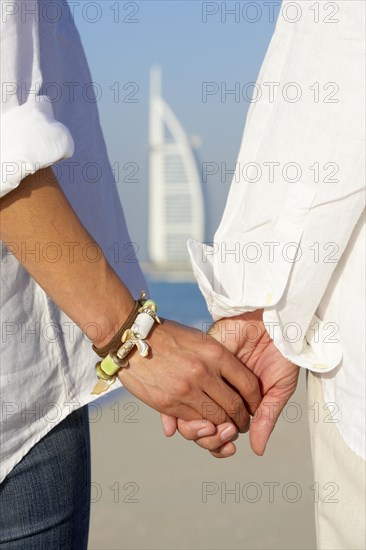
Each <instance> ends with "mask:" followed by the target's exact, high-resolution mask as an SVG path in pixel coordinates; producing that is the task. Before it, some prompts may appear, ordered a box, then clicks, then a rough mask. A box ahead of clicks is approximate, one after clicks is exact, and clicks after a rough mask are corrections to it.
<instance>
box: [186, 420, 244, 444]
mask: <svg viewBox="0 0 366 550" xmlns="http://www.w3.org/2000/svg"><path fill="white" fill-rule="evenodd" d="M237 436H238V430H237V428H236V427H235V426H234V425H233V424H229V423H228V422H225V423H224V424H221V425H220V426H217V428H216V433H215V434H214V435H210V436H206V437H200V438H198V439H196V440H195V443H196V444H197V445H198V446H199V447H201V448H202V449H206V450H208V451H216V450H217V449H219V448H220V447H222V446H223V445H225V444H226V443H228V442H229V441H233V440H235V439H237Z"/></svg>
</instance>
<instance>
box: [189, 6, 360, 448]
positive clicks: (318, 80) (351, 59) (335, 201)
mask: <svg viewBox="0 0 366 550" xmlns="http://www.w3.org/2000/svg"><path fill="white" fill-rule="evenodd" d="M316 4H317V5H318V7H320V15H319V14H318V16H316V14H315V12H314V5H313V7H312V9H310V8H311V5H310V3H307V2H300V3H294V2H284V3H283V5H282V8H281V10H280V15H279V17H278V20H277V25H276V29H275V32H274V35H273V37H272V40H271V43H270V46H269V48H268V51H267V54H266V57H265V59H264V62H263V65H262V68H261V71H260V74H259V76H258V80H257V85H256V89H255V91H254V101H253V103H252V104H251V106H250V109H249V112H248V116H247V121H246V126H245V130H244V135H243V140H242V144H241V149H240V152H239V158H238V161H237V164H236V172H235V175H234V177H233V181H232V185H231V188H230V193H229V197H228V200H227V204H226V208H225V211H224V215H223V218H222V220H221V223H220V225H219V227H218V229H217V232H216V234H215V236H214V242H213V243H210V244H206V245H204V244H201V243H199V242H197V241H193V240H191V241H189V243H188V249H189V252H190V255H191V259H192V265H193V269H194V272H195V276H196V279H197V281H198V284H199V286H200V289H201V291H202V293H203V295H204V297H205V298H206V301H207V305H208V308H209V310H210V312H211V314H212V316H213V318H214V319H215V320H217V319H219V318H222V317H230V316H233V315H238V314H239V313H242V312H247V311H253V310H256V309H259V308H263V310H264V314H263V317H264V322H265V324H266V328H267V330H268V332H269V334H270V335H271V336H272V337H273V338H274V342H275V344H276V346H277V347H278V348H279V350H280V351H281V353H282V354H283V355H284V356H285V357H287V358H288V359H290V360H291V361H292V362H294V363H295V364H297V365H299V366H301V367H304V368H306V369H309V370H312V371H314V372H318V373H320V374H321V376H322V379H323V387H324V391H325V400H326V403H328V404H329V405H328V406H329V409H330V414H329V417H330V418H329V419H328V421H334V422H335V423H336V425H337V427H338V429H339V430H340V432H341V434H342V436H343V438H344V440H345V441H346V443H347V444H348V445H349V446H350V447H351V449H352V450H354V451H355V452H356V453H357V454H358V455H359V456H362V457H365V439H364V438H365V435H364V434H365V354H364V338H365V292H364V281H365V263H364V252H365V230H364V228H365V224H364V222H365V219H364V207H365V193H364V185H365V179H364V178H365V157H364V155H365V128H364V123H365V103H364V93H365V59H364V21H365V17H364V12H365V2H359V1H341V2H337V3H333V4H334V5H333V8H334V6H336V7H338V9H339V11H337V15H334V9H332V10H331V11H332V14H331V13H330V12H329V8H331V6H330V4H329V3H328V4H327V5H326V4H324V3H322V2H320V3H316ZM287 5H288V6H287ZM291 6H292V7H291ZM296 6H297V8H296ZM327 6H328V7H327ZM287 7H288V9H287ZM295 8H296V9H295ZM291 10H292V11H291ZM299 10H301V11H299ZM258 98H259V99H258ZM331 403H334V404H335V405H331Z"/></svg>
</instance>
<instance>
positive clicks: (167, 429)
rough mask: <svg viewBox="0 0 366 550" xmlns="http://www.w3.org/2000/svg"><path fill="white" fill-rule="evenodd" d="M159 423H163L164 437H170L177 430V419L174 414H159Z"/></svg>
mask: <svg viewBox="0 0 366 550" xmlns="http://www.w3.org/2000/svg"><path fill="white" fill-rule="evenodd" d="M160 418H161V423H162V425H163V430H164V434H165V435H166V437H172V435H174V434H175V432H176V431H177V419H176V418H175V417H174V416H168V415H167V414H161V415H160Z"/></svg>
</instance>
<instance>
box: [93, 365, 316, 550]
mask: <svg viewBox="0 0 366 550" xmlns="http://www.w3.org/2000/svg"><path fill="white" fill-rule="evenodd" d="M300 374H301V376H300V382H299V386H298V389H297V391H296V394H295V395H294V396H293V397H292V398H291V403H292V405H289V406H288V407H287V408H286V409H285V414H283V415H282V417H281V418H280V420H279V422H278V424H277V427H276V430H275V432H274V433H273V434H272V437H271V440H270V442H269V444H268V446H267V450H266V453H265V456H263V457H257V456H255V455H254V454H253V453H252V451H251V450H250V447H249V445H248V439H247V435H246V434H244V435H242V436H241V437H240V440H239V442H238V451H237V453H236V455H235V456H234V457H232V458H229V459H224V460H217V459H214V458H213V457H212V456H211V455H209V453H207V451H203V450H202V449H200V448H199V447H198V446H196V445H195V444H194V443H192V442H187V441H185V440H184V439H183V438H181V437H180V436H179V435H176V436H174V437H173V438H171V439H167V438H165V437H164V435H163V432H162V429H161V425H160V419H159V415H158V413H156V412H155V411H153V410H151V409H149V408H148V407H147V406H145V405H144V404H143V403H141V402H139V401H138V400H136V398H134V397H133V396H131V395H130V394H128V393H127V392H122V391H115V392H113V393H112V394H111V401H110V402H109V403H107V405H105V406H103V408H102V407H101V406H100V405H98V402H97V404H94V405H92V406H91V407H90V420H91V424H90V425H91V438H92V513H91V528H90V537H89V549H90V550H97V549H98V550H107V549H124V550H125V549H139V550H144V549H159V550H160V549H172V550H173V549H178V548H179V549H192V550H193V549H195V550H196V549H239V548H240V549H251V550H254V549H261V550H264V549H281V550H284V549H290V548H291V549H302V550H304V549H310V548H311V549H313V548H315V547H316V546H315V531H314V518H313V506H314V489H313V488H311V487H312V486H313V479H312V468H311V456H310V442H309V434H308V426H307V405H306V388H305V372H304V371H302V372H301V373H300Z"/></svg>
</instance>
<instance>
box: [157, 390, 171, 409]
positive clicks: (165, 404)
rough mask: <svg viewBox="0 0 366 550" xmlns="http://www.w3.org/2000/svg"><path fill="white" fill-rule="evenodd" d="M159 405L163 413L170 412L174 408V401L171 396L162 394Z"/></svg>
mask: <svg viewBox="0 0 366 550" xmlns="http://www.w3.org/2000/svg"><path fill="white" fill-rule="evenodd" d="M158 404H159V408H161V409H162V410H163V411H169V410H170V409H171V408H172V407H173V406H174V399H173V397H172V396H171V395H169V394H167V393H163V392H162V393H161V394H160V396H159V401H158Z"/></svg>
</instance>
